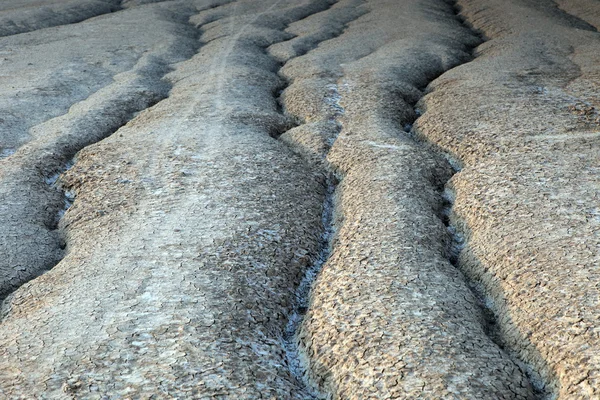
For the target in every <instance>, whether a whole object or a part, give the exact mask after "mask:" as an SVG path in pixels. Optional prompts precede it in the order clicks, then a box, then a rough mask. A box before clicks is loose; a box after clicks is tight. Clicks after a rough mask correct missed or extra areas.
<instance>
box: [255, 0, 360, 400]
mask: <svg viewBox="0 0 600 400" xmlns="http://www.w3.org/2000/svg"><path fill="white" fill-rule="evenodd" d="M360 4H362V3H361V2H358V3H357V2H354V4H351V5H345V4H343V3H342V4H341V7H336V8H334V7H335V6H336V5H337V6H340V4H338V3H334V2H332V3H331V4H330V6H329V8H328V9H326V10H324V11H321V12H319V13H315V14H312V15H310V16H308V17H306V18H304V19H302V20H299V21H295V22H294V23H293V24H292V26H291V27H290V26H288V27H287V28H286V32H290V33H292V34H294V32H296V31H295V30H294V27H297V26H301V25H302V24H305V23H308V22H309V21H310V20H312V21H317V24H318V25H317V29H314V30H311V31H309V32H308V33H306V32H304V34H303V32H302V30H299V31H298V33H297V34H295V37H294V38H292V39H290V40H286V41H283V42H279V43H276V44H273V45H271V46H269V47H268V49H267V52H268V54H269V55H270V56H272V57H274V58H275V59H277V60H278V61H280V63H281V64H280V68H279V71H278V75H279V76H280V77H281V79H282V81H283V84H282V87H281V88H280V89H279V90H278V92H277V93H278V96H279V97H278V99H277V102H278V105H279V106H280V109H281V112H282V113H284V114H286V113H287V110H286V109H285V105H284V104H283V102H282V100H281V97H280V96H281V93H283V92H284V91H285V89H286V88H287V87H288V86H289V85H290V82H289V81H288V80H287V79H286V77H285V76H283V75H282V74H281V68H283V67H284V66H285V63H286V62H288V61H289V60H291V59H293V58H295V57H300V56H302V55H304V54H306V53H308V52H310V51H311V50H312V49H314V48H316V47H318V46H319V44H320V43H322V42H325V41H327V40H330V39H332V38H335V37H338V36H340V35H341V34H342V33H343V32H344V30H345V29H346V28H347V26H348V24H349V23H351V22H352V21H354V20H356V19H357V18H359V17H360V16H361V15H363V14H365V13H366V12H367V11H366V10H361V9H360V8H357V7H356V6H357V5H360ZM324 21H327V22H328V23H326V22H324ZM330 89H331V90H332V93H331V96H329V97H328V99H329V100H330V102H329V104H328V105H329V106H330V108H331V110H330V115H329V120H328V122H329V123H331V124H332V127H331V130H330V137H328V139H327V141H326V142H324V143H323V144H324V145H325V147H323V148H322V150H323V152H321V153H320V154H309V153H308V152H307V150H309V149H308V148H306V147H303V146H301V145H298V143H296V142H295V141H294V140H293V139H290V135H293V133H292V132H294V131H296V132H297V131H302V125H303V121H299V122H297V123H295V126H294V127H292V128H291V129H287V130H285V131H283V132H279V133H277V134H276V135H274V137H275V138H279V139H283V141H284V143H286V144H287V145H288V146H290V148H291V149H292V150H293V151H294V152H296V153H298V154H299V155H300V156H302V157H303V158H305V159H306V160H307V162H309V163H310V164H311V165H315V166H317V167H318V168H320V169H322V170H323V175H324V176H325V177H326V178H325V179H326V183H325V185H326V188H327V189H326V194H325V198H324V201H323V210H322V216H321V224H322V226H321V234H320V242H319V250H318V253H317V254H316V255H314V256H313V259H312V262H311V264H310V265H309V266H307V268H306V271H305V272H304V275H303V277H302V280H301V281H300V283H299V285H298V287H297V289H296V291H295V301H294V304H293V310H292V312H291V313H290V314H289V316H288V321H287V324H286V328H285V331H284V335H283V347H284V349H285V351H286V356H287V363H288V367H289V368H290V371H291V373H292V375H293V376H294V377H296V379H297V380H298V381H299V382H301V383H303V384H304V385H305V387H306V392H307V393H309V394H310V395H311V396H312V397H313V398H327V397H328V396H331V393H327V394H325V393H320V392H319V390H318V389H317V388H316V386H315V385H314V383H311V382H309V381H308V379H309V378H308V374H307V369H308V365H307V363H306V361H305V360H303V359H302V358H301V356H300V353H299V349H298V340H299V339H298V330H299V328H300V325H301V323H302V319H303V316H304V314H305V313H306V311H307V310H308V305H309V295H310V291H311V288H312V285H313V283H314V281H315V279H316V278H317V276H318V274H319V272H320V271H321V269H322V268H323V266H324V265H325V263H326V262H327V260H328V258H329V256H330V254H331V248H332V245H333V243H332V241H333V237H334V234H335V233H334V221H333V210H334V207H335V206H334V195H335V189H336V186H337V178H336V177H335V175H334V173H333V171H332V170H331V169H330V168H328V167H327V163H326V160H325V155H326V152H327V151H328V149H329V148H330V147H331V145H333V142H334V141H335V137H336V136H337V135H338V134H339V132H340V131H341V125H340V123H339V122H338V121H337V117H338V116H339V115H341V114H343V111H344V110H343V107H341V105H340V104H339V93H337V89H336V85H330ZM291 117H292V118H293V119H294V120H297V119H298V117H299V116H298V115H291ZM282 135H283V138H282Z"/></svg>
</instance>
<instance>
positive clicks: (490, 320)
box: [403, 2, 552, 399]
mask: <svg viewBox="0 0 600 400" xmlns="http://www.w3.org/2000/svg"><path fill="white" fill-rule="evenodd" d="M453 10H454V13H455V16H456V18H457V20H458V21H459V22H460V23H461V24H462V25H463V26H465V27H467V28H468V29H469V30H470V31H471V32H473V33H474V34H475V35H476V36H477V37H479V38H480V40H481V43H483V42H485V41H487V40H488V39H487V38H486V37H485V36H484V35H483V34H482V33H481V32H479V31H478V30H476V29H474V28H473V27H472V26H471V24H469V23H468V21H467V20H466V19H465V18H464V17H463V16H462V15H461V14H460V13H461V8H460V7H459V6H458V5H457V4H456V2H455V3H454V4H453ZM481 43H480V44H481ZM480 44H479V45H480ZM479 45H476V46H474V47H473V48H471V49H470V50H471V51H470V56H471V57H470V59H469V60H466V61H464V62H462V63H461V64H460V65H463V64H466V63H469V62H471V61H473V60H474V59H475V58H476V57H477V53H476V52H477V47H479ZM453 68H455V67H453ZM451 69H452V68H450V69H449V70H451ZM449 70H448V71H449ZM445 72H447V71H444V73H445ZM440 75H441V74H440ZM435 79H437V77H434V78H432V79H431V80H430V81H429V83H431V82H433V81H434V80H435ZM429 83H428V85H429ZM428 85H427V86H428ZM425 89H426V87H425V88H422V90H421V92H422V93H425ZM410 105H411V106H412V107H413V110H414V115H415V119H414V120H412V121H408V122H406V123H405V125H404V129H403V130H404V132H406V136H408V137H409V138H411V139H412V140H413V141H414V142H415V143H417V144H418V145H419V146H420V147H422V148H424V150H425V151H427V152H433V153H435V154H439V155H441V156H443V157H444V159H445V161H446V162H447V164H448V170H447V172H449V173H450V177H449V178H447V179H445V182H444V183H443V185H442V188H441V190H440V194H441V198H442V204H441V207H440V210H441V211H440V214H439V215H438V217H439V218H440V219H441V221H442V222H443V223H444V225H445V226H446V230H447V234H448V238H449V240H448V245H447V249H446V252H447V253H446V254H447V255H446V257H447V259H448V261H449V262H450V264H452V265H453V266H454V267H455V268H456V269H458V270H459V271H460V272H461V274H462V276H463V277H464V279H465V283H466V284H467V287H468V288H469V290H470V291H471V293H472V294H473V297H474V298H475V300H476V302H477V306H478V308H479V310H480V312H481V315H482V318H483V321H482V328H483V330H484V333H485V334H486V336H488V338H489V339H490V340H491V341H492V342H493V343H495V344H496V345H497V346H498V347H499V348H500V349H501V350H502V351H503V352H504V353H505V354H506V355H507V356H508V357H509V358H510V359H511V360H512V361H513V362H514V363H515V365H517V366H518V367H519V368H520V369H521V371H522V372H523V373H524V376H526V377H527V379H528V381H529V383H530V385H531V388H532V389H533V394H534V396H535V397H536V398H537V399H548V398H551V397H552V393H550V392H548V390H549V389H550V388H551V385H550V384H549V382H542V381H541V378H540V374H539V372H537V371H535V370H534V368H533V367H532V366H531V365H529V364H528V363H526V362H524V361H523V360H522V359H521V358H520V357H519V356H518V352H517V351H516V349H513V348H512V347H511V346H510V345H509V344H508V343H507V342H506V341H505V340H504V337H503V334H502V331H501V326H500V322H499V320H500V319H499V316H498V315H497V313H496V312H495V310H494V309H495V307H494V304H493V299H492V298H491V297H490V295H488V294H487V290H486V288H485V286H484V284H483V283H481V282H477V281H474V280H473V279H471V278H470V277H469V276H468V274H466V273H465V272H464V268H463V267H462V265H461V263H460V255H461V253H462V251H463V249H464V248H465V247H466V246H467V245H468V237H467V236H466V235H465V234H464V233H463V232H462V231H461V230H460V227H459V226H457V225H456V222H454V221H453V218H452V217H453V207H454V201H455V194H454V190H453V188H452V177H453V176H454V175H456V174H457V173H459V172H460V171H461V169H462V163H461V162H460V161H459V160H458V159H456V158H455V157H454V155H453V154H451V153H449V152H447V151H445V150H444V149H442V148H441V147H440V146H438V145H437V144H435V143H433V142H431V141H430V140H429V139H428V138H427V137H426V136H425V135H423V134H421V133H419V132H417V131H416V130H415V129H414V128H413V125H414V123H415V121H416V120H417V119H418V118H419V117H420V116H421V115H422V114H423V111H422V110H420V109H419V108H418V101H417V102H415V103H414V104H410ZM437 178H441V179H444V177H437Z"/></svg>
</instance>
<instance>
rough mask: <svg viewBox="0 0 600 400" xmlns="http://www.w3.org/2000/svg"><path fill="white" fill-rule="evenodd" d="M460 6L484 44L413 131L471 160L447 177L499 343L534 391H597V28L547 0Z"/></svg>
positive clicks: (450, 77) (437, 89)
mask: <svg viewBox="0 0 600 400" xmlns="http://www.w3.org/2000/svg"><path fill="white" fill-rule="evenodd" d="M458 3H459V5H460V6H461V8H462V10H461V13H462V14H463V16H464V17H465V18H467V20H468V21H469V22H470V23H471V24H472V25H473V26H474V27H475V28H476V29H477V30H479V31H481V32H482V33H483V34H484V35H485V36H486V38H487V39H488V41H486V42H485V43H484V44H482V45H481V46H479V47H478V49H477V54H478V56H477V58H475V59H474V60H473V61H472V62H470V63H468V64H466V65H464V66H462V67H460V68H456V69H454V70H451V71H449V72H447V73H446V74H444V75H442V76H441V77H440V78H438V79H436V80H435V81H434V82H433V83H432V84H431V85H430V92H429V93H428V94H427V95H426V96H425V97H424V98H423V99H422V100H421V103H420V105H419V107H420V108H421V109H423V110H424V114H423V116H422V117H421V118H419V120H417V121H416V126H415V130H416V131H417V132H418V134H419V135H422V136H424V137H426V138H427V141H429V142H432V143H434V144H435V146H436V147H438V148H440V149H441V150H442V151H443V152H446V153H450V154H452V155H453V156H454V157H456V158H457V159H458V160H459V161H460V163H461V165H462V166H463V168H462V170H461V171H460V173H457V174H456V175H454V176H453V177H452V181H451V183H450V186H451V187H452V189H453V191H454V193H455V197H456V200H455V202H454V206H453V211H452V213H451V215H450V220H451V222H452V225H454V226H455V227H456V230H457V231H458V232H459V233H461V234H462V235H463V236H464V237H465V238H466V239H467V240H466V246H465V248H464V249H463V251H462V252H461V254H460V256H459V265H460V267H461V269H462V270H463V271H464V273H465V275H467V276H468V277H469V279H470V280H471V281H473V282H476V284H477V286H479V287H480V288H482V289H483V291H484V292H485V295H486V297H487V299H488V304H489V306H490V308H491V309H492V310H493V312H494V314H495V315H496V318H497V320H498V321H499V323H498V324H497V325H498V331H499V336H500V338H501V341H502V342H504V344H505V348H506V350H507V352H509V353H514V354H513V356H514V357H515V358H517V359H520V360H523V362H524V363H525V365H524V369H530V370H531V371H530V375H531V380H532V382H533V383H534V386H537V387H536V390H537V392H538V394H539V396H542V397H551V398H595V397H597V396H598V395H599V392H598V390H597V388H598V387H599V385H598V382H600V360H599V358H598V355H597V350H596V349H597V347H598V339H597V338H596V337H595V336H594V334H592V333H591V331H590V329H589V327H591V326H594V324H595V323H596V322H595V321H597V312H596V311H593V310H597V300H596V297H595V296H596V288H594V287H593V285H590V283H589V282H591V281H593V280H595V279H596V278H597V265H598V261H599V260H598V253H597V252H593V251H590V249H592V248H596V247H597V246H598V243H599V242H598V236H597V234H595V233H593V232H596V231H597V222H596V220H595V219H594V215H595V211H594V209H592V208H590V207H589V204H592V203H593V202H594V201H595V200H594V199H595V198H596V197H597V190H596V189H595V188H597V187H598V179H597V172H596V171H597V170H598V157H596V156H595V155H593V154H595V153H597V145H596V143H595V141H596V139H595V138H594V136H590V135H588V133H589V132H594V131H597V130H598V122H597V116H596V115H595V112H594V110H595V108H596V107H597V106H598V100H597V91H598V85H599V83H598V79H597V76H598V65H599V64H598V54H600V52H599V50H598V49H599V48H600V36H599V35H598V33H597V32H595V31H594V30H593V29H590V27H589V26H588V25H587V24H586V23H582V22H581V21H580V20H577V19H574V18H572V17H571V16H568V15H566V14H565V13H564V12H562V11H560V10H558V9H557V8H556V5H555V4H554V2H550V1H548V2H536V3H535V4H534V3H531V2H527V1H519V0H515V1H510V2H501V1H489V2H486V3H485V4H482V3H481V2H478V1H471V0H464V1H462V0H461V1H459V2H458ZM558 3H562V4H563V5H564V6H565V7H574V8H576V9H579V10H583V9H585V8H586V4H587V7H589V9H590V10H592V9H593V8H594V5H593V4H592V3H589V2H585V1H581V2H579V1H575V2H558ZM579 6H581V7H579ZM578 7H579V8H578ZM581 15H583V14H580V16H581ZM587 16H589V17H591V19H589V21H588V22H592V21H593V13H590V14H587ZM469 104H477V105H478V106H477V107H476V108H473V107H470V106H469ZM575 271H576V272H575Z"/></svg>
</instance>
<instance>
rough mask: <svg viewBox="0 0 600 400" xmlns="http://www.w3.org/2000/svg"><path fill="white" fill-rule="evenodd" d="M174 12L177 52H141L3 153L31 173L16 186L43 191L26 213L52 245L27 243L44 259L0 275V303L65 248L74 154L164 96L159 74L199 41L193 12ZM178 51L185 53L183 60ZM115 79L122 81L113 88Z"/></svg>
mask: <svg viewBox="0 0 600 400" xmlns="http://www.w3.org/2000/svg"><path fill="white" fill-rule="evenodd" d="M178 11H179V14H177V13H173V15H167V16H166V18H167V19H171V20H172V21H173V22H174V23H175V24H178V25H180V26H181V27H182V28H183V29H182V31H181V33H182V34H183V35H184V36H183V37H182V39H184V40H182V44H181V46H182V48H181V49H180V50H179V52H177V54H175V55H173V53H175V52H174V50H173V49H166V50H165V49H163V50H161V51H165V52H166V54H165V53H163V54H158V55H153V54H150V55H149V56H147V57H142V58H141V59H140V60H139V61H138V63H137V64H136V65H135V66H134V68H133V69H132V70H130V71H126V72H124V73H122V74H120V75H117V76H116V77H115V79H114V80H113V83H112V84H109V85H108V86H106V87H104V88H102V89H100V90H99V91H97V92H94V93H92V94H91V95H90V96H89V97H88V98H87V99H84V100H82V101H80V102H78V103H75V104H74V105H72V106H71V107H70V109H69V111H68V112H67V113H66V114H64V115H61V116H58V117H55V118H52V119H50V120H48V121H45V122H44V123H42V124H40V125H38V126H35V127H33V130H36V131H37V132H48V134H47V137H46V138H44V137H42V138H41V139H36V140H33V141H32V142H30V143H28V144H26V145H24V146H22V147H21V148H19V149H17V150H15V151H11V152H10V153H8V154H7V158H9V159H10V160H7V161H13V160H14V161H13V162H14V163H15V166H19V165H22V164H25V163H29V165H28V166H27V168H26V169H29V170H31V172H30V171H26V173H25V174H24V177H20V178H19V179H18V181H24V182H25V183H21V184H19V185H20V186H21V188H20V191H21V192H23V190H24V188H28V189H27V190H30V191H33V192H34V193H35V192H37V193H36V195H37V196H40V195H43V196H46V197H48V198H49V199H50V200H49V201H48V200H45V201H43V202H41V203H39V204H37V203H35V202H33V201H32V202H31V203H32V204H29V205H28V207H29V210H28V211H27V212H28V213H30V214H32V215H34V216H37V215H39V217H38V218H40V220H41V221H42V224H43V226H44V228H42V229H43V230H44V235H45V236H47V237H49V238H50V239H49V242H50V243H51V245H49V246H44V247H42V246H39V245H38V244H36V243H35V242H34V243H32V247H35V246H38V248H37V252H39V253H41V254H44V253H45V254H46V256H44V257H42V259H43V261H42V262H39V261H38V262H37V263H36V262H29V263H27V265H26V267H23V268H17V270H18V271H19V273H18V275H16V276H15V275H11V274H7V275H8V276H2V279H1V280H0V303H3V302H4V301H5V300H6V299H7V298H8V297H10V294H11V293H12V292H14V291H15V290H17V289H18V288H19V287H21V286H22V285H24V284H25V283H27V282H29V281H30V280H32V279H34V278H36V277H38V276H39V275H41V274H43V273H45V272H47V271H49V270H51V269H52V268H54V266H56V264H58V263H59V262H60V261H61V260H62V259H63V258H64V256H65V255H66V252H68V251H69V249H68V245H69V243H68V240H67V238H66V235H65V232H64V226H63V223H62V219H63V217H64V215H65V212H66V211H67V210H68V209H69V208H70V207H71V205H72V204H73V202H74V201H75V197H76V191H75V190H73V189H72V188H71V187H70V185H69V184H68V183H65V182H64V181H63V180H62V179H61V176H62V175H63V174H64V173H66V172H67V171H69V170H70V169H71V168H72V167H73V166H74V165H75V164H76V162H77V157H76V154H77V153H78V152H79V151H81V150H83V149H85V148H87V147H89V146H92V145H94V144H95V143H98V142H100V141H102V140H104V139H106V138H108V137H110V136H111V135H113V134H115V133H116V132H117V131H118V130H119V129H121V128H122V127H123V126H125V125H127V124H128V123H129V122H130V121H131V120H132V119H134V118H135V117H136V116H137V115H139V114H140V113H142V112H144V110H148V109H150V108H151V107H153V106H155V105H156V104H158V103H159V102H160V101H162V100H164V99H166V98H168V96H169V91H170V90H171V89H172V83H171V82H170V81H169V80H167V79H163V78H164V77H165V75H167V74H168V73H169V72H171V71H173V68H172V66H171V65H170V64H171V63H175V62H181V61H184V60H185V59H187V58H191V57H193V55H194V54H196V53H197V52H198V51H199V49H200V48H201V46H202V44H201V43H200V41H199V40H198V39H199V37H200V35H201V32H202V29H203V26H198V27H194V26H193V25H192V24H191V23H189V21H188V19H189V18H190V17H191V16H192V15H193V14H194V13H197V12H198V11H197V10H194V9H191V8H187V7H184V8H181V9H179V10H178ZM171 17H173V18H171ZM181 33H180V34H181ZM169 53H171V54H169ZM181 55H185V56H186V57H187V58H184V59H182V58H181ZM169 59H171V61H169ZM117 84H125V85H124V87H118V86H117ZM58 127H60V128H58ZM57 132H58V133H59V134H58V135H57ZM38 135H39V133H38ZM39 136H41V135H39ZM17 172H18V171H15V173H17ZM30 175H31V176H30ZM34 179H35V180H38V179H39V180H40V181H41V182H40V183H42V182H43V186H40V185H39V184H37V183H36V184H34V185H33V187H31V186H32V180H34ZM6 190H7V193H9V192H8V191H10V190H11V187H10V186H9V185H7V188H6ZM38 193H39V194H38ZM9 260H10V257H9ZM13 262H17V263H19V262H20V261H18V260H17V261H13ZM23 263H24V264H25V262H23ZM11 267H12V266H11ZM12 268H14V267H12ZM0 270H2V268H0ZM7 301H8V300H7Z"/></svg>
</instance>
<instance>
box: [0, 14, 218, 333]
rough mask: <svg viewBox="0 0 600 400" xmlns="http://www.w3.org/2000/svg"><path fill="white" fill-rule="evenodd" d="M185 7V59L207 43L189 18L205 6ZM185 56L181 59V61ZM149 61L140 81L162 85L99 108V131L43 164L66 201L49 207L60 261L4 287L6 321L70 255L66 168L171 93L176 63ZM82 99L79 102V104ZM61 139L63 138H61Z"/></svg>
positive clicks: (0, 290)
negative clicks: (11, 305)
mask: <svg viewBox="0 0 600 400" xmlns="http://www.w3.org/2000/svg"><path fill="white" fill-rule="evenodd" d="M216 7H218V5H217V6H215V7H211V8H216ZM185 11H186V16H187V18H181V19H180V20H179V21H178V22H179V23H181V24H185V25H187V26H190V27H191V28H192V29H194V33H193V35H192V38H191V39H192V40H194V41H195V42H196V44H195V48H193V49H191V50H192V51H191V52H190V54H188V55H187V57H186V59H185V60H187V59H189V58H191V57H193V56H194V55H195V54H197V53H198V52H199V50H200V48H201V47H202V46H203V43H202V42H201V41H200V40H199V38H200V36H201V34H202V26H194V25H193V24H191V23H190V22H189V21H188V20H189V18H190V17H191V16H193V15H194V14H195V13H197V12H201V11H203V10H193V11H192V10H191V9H186V10H185ZM185 60H180V61H178V62H181V61H185ZM149 62H150V63H152V64H154V65H153V66H154V67H158V68H157V70H154V71H153V70H152V68H149V67H148V66H147V65H145V66H144V67H142V68H141V69H140V71H139V74H138V76H137V77H136V81H140V84H141V85H143V86H147V85H148V84H152V82H154V83H155V84H156V86H157V87H158V89H156V90H155V89H150V88H148V90H136V91H135V94H136V96H135V98H134V99H129V100H125V101H122V102H120V101H118V100H117V101H116V103H119V106H120V107H119V106H117V107H115V108H111V109H108V110H106V109H100V110H98V112H99V114H100V115H101V118H105V119H106V121H107V122H106V123H102V124H101V123H97V124H96V125H97V126H102V128H100V131H99V132H94V133H93V134H92V135H91V137H90V138H84V139H82V140H74V142H75V145H71V144H70V145H69V146H64V147H61V148H60V153H59V154H56V153H54V154H53V155H52V157H53V160H52V161H51V162H49V163H48V165H43V166H40V167H39V169H40V171H41V172H42V179H43V181H44V184H45V186H46V187H47V188H48V190H50V191H56V192H59V193H60V195H61V198H62V201H60V202H58V203H57V204H55V206H54V207H49V208H46V210H45V211H46V212H47V213H48V214H50V215H53V216H52V217H50V218H49V219H48V222H47V223H46V229H47V230H48V231H50V232H51V233H52V234H54V235H56V236H57V237H58V244H57V248H56V250H55V251H56V253H57V257H56V261H55V262H54V263H53V264H52V265H45V266H44V267H43V268H39V269H35V270H33V271H31V272H30V274H29V277H28V279H25V280H22V281H20V282H19V283H18V285H11V287H9V288H4V287H0V310H3V311H1V312H0V323H1V322H2V319H3V317H4V314H5V312H6V309H7V308H8V307H7V303H8V302H10V298H11V297H12V294H13V293H14V292H15V291H16V290H18V289H19V288H20V287H21V286H23V285H24V284H26V283H27V282H29V281H31V280H33V279H35V278H37V277H38V276H40V275H42V274H44V273H46V272H48V271H50V270H51V269H52V268H54V267H55V266H56V265H57V264H58V263H60V262H61V261H62V259H63V258H64V257H65V256H66V254H67V252H68V250H69V249H68V241H67V240H66V232H65V231H64V227H63V226H62V219H63V217H64V215H65V213H66V212H67V210H68V209H69V208H70V207H71V205H72V204H73V202H74V201H75V198H76V192H75V191H74V190H72V189H71V188H70V187H69V186H67V185H65V184H64V183H63V182H62V181H61V177H62V175H63V174H64V173H65V172H67V171H68V170H70V169H71V168H72V167H73V166H74V165H75V163H76V161H77V160H76V158H77V153H79V152H80V151H81V150H83V149H85V148H87V147H88V146H91V145H94V144H95V143H98V142H100V141H102V140H104V139H106V138H108V137H110V136H112V135H113V134H115V133H116V132H117V131H118V130H119V129H120V128H121V127H123V126H125V125H127V124H128V123H129V122H130V121H132V120H133V119H134V118H135V117H136V116H137V115H138V114H139V113H141V112H142V111H144V110H147V109H149V108H151V107H153V106H154V105H156V104H158V103H159V102H161V101H163V100H165V99H167V98H168V97H169V92H170V90H171V89H172V87H173V84H174V83H173V82H170V81H168V80H166V79H164V77H165V76H166V75H167V74H168V73H169V72H171V71H173V67H172V66H171V65H170V64H168V63H166V62H165V61H163V60H162V59H160V58H156V57H153V58H151V59H150V60H149ZM129 72H131V71H128V72H127V73H129ZM115 83H116V81H113V84H112V85H114V84H115ZM110 86H111V85H109V86H108V87H110ZM94 94H95V93H94ZM94 94H92V95H91V96H90V97H92V96H94ZM90 97H88V99H90ZM88 99H85V100H83V101H82V102H80V103H84V102H85V101H87V100H88ZM80 103H76V105H77V104H80ZM73 107H75V105H74V106H72V108H73ZM70 112H71V111H69V112H68V113H67V114H64V115H62V116H59V117H56V119H58V118H61V117H65V116H68V115H69V113H70ZM88 113H90V114H93V111H89V112H88ZM83 117H84V118H86V117H88V116H86V115H84V116H83ZM95 117H96V116H94V115H92V116H91V117H89V118H91V119H92V120H93V119H94V118H95ZM96 119H97V118H96ZM115 120H116V121H115ZM50 121H51V120H50ZM46 122H48V121H46ZM59 141H62V140H61V139H59ZM13 153H14V152H11V153H9V154H7V157H8V156H11V155H12V154H13ZM5 303H6V304H5Z"/></svg>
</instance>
